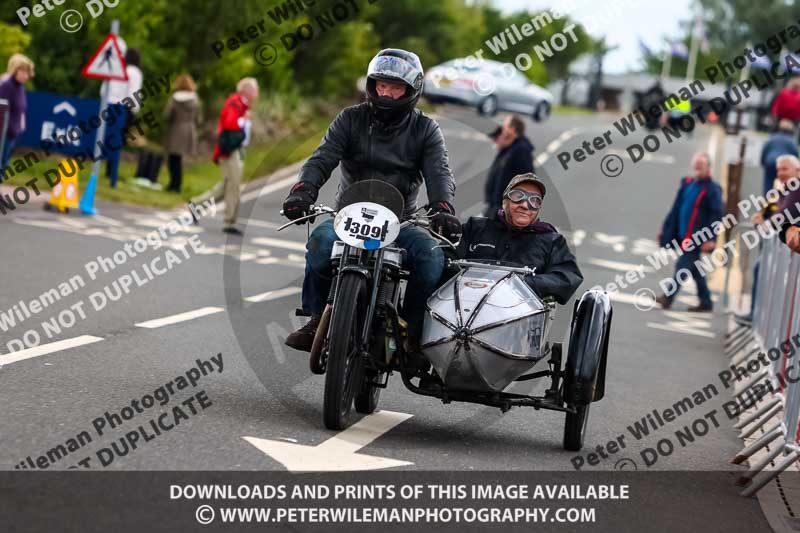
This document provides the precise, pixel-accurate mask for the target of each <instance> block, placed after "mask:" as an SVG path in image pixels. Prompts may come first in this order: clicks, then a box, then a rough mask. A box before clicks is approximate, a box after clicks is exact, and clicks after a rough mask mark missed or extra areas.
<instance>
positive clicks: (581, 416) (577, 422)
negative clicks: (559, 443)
mask: <svg viewBox="0 0 800 533" xmlns="http://www.w3.org/2000/svg"><path fill="white" fill-rule="evenodd" d="M589 405H591V404H586V405H578V406H576V413H575V414H572V413H567V420H566V423H565V424H564V449H565V450H569V451H571V452H577V451H579V450H580V449H581V448H583V436H584V435H585V434H586V423H587V422H588V421H589Z"/></svg>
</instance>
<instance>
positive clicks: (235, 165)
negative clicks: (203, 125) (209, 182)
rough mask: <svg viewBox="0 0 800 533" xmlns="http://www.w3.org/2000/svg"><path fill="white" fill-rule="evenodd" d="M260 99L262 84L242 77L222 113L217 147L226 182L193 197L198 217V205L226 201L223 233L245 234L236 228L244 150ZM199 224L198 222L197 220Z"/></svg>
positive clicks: (192, 207)
mask: <svg viewBox="0 0 800 533" xmlns="http://www.w3.org/2000/svg"><path fill="white" fill-rule="evenodd" d="M257 99H258V82H257V81H256V79H255V78H242V79H241V80H239V83H238V84H237V85H236V92H235V93H233V94H232V95H230V96H228V98H227V99H226V100H225V104H224V105H223V106H222V111H220V114H219V125H218V126H217V144H216V145H215V146H214V156H213V158H214V163H216V164H218V165H220V167H222V181H220V182H218V183H217V184H216V185H215V186H214V188H213V189H211V190H210V191H208V192H206V193H205V194H202V195H200V196H197V197H195V198H192V200H191V201H190V202H189V208H190V209H189V212H190V213H192V218H194V204H195V203H200V202H204V201H206V200H208V199H210V198H212V197H213V198H219V197H220V196H224V198H225V220H224V224H223V228H222V231H224V232H225V233H230V234H233V235H242V232H241V231H240V230H239V229H238V228H237V227H236V219H237V217H238V215H239V196H240V190H239V188H240V186H241V183H242V173H243V172H244V148H245V147H246V146H247V145H248V144H249V143H250V127H251V122H250V108H251V107H252V106H253V104H254V103H255V101H256V100H257ZM194 222H195V224H197V219H196V218H194Z"/></svg>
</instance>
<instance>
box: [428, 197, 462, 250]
mask: <svg viewBox="0 0 800 533" xmlns="http://www.w3.org/2000/svg"><path fill="white" fill-rule="evenodd" d="M429 208H430V210H431V215H432V216H431V229H432V230H433V231H435V232H436V233H438V234H439V235H441V236H442V237H444V238H445V239H447V240H448V241H450V242H458V241H459V240H461V221H460V220H458V217H456V216H455V209H453V206H451V205H450V204H448V203H447V202H436V203H435V204H432V205H431V206H429Z"/></svg>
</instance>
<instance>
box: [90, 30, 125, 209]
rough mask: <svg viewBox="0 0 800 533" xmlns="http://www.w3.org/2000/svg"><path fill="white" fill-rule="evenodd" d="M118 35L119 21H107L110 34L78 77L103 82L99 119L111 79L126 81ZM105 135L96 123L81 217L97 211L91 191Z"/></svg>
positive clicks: (97, 172)
mask: <svg viewBox="0 0 800 533" xmlns="http://www.w3.org/2000/svg"><path fill="white" fill-rule="evenodd" d="M118 33H119V21H118V20H114V21H112V22H111V33H109V34H108V36H107V37H106V38H105V40H104V41H103V43H102V44H101V45H100V47H99V48H98V49H97V51H96V52H95V53H94V55H93V56H92V57H91V59H89V61H88V62H87V63H86V66H84V67H83V70H82V71H81V74H83V75H84V76H85V77H87V78H95V79H100V80H105V81H106V83H105V84H104V85H103V92H102V95H101V97H100V116H103V113H104V112H105V110H106V109H108V84H109V82H110V81H111V80H116V81H128V73H127V66H126V65H125V58H124V57H123V54H122V50H120V48H119V42H118V41H117V34H118ZM105 134H106V123H105V121H102V122H100V127H99V128H97V138H96V140H95V145H94V163H93V164H92V175H91V176H90V177H89V182H88V183H87V184H86V191H85V192H84V194H83V198H82V199H81V203H80V208H81V212H82V213H83V214H84V215H95V214H97V210H96V209H95V208H94V191H95V189H96V188H97V175H98V174H99V173H100V156H101V155H102V154H101V149H100V144H101V143H100V141H102V140H103V138H104V137H105Z"/></svg>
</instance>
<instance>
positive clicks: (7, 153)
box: [0, 137, 17, 182]
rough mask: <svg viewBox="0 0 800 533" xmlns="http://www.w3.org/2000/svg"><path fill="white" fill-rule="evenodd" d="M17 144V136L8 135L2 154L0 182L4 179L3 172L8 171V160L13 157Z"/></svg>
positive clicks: (0, 155)
mask: <svg viewBox="0 0 800 533" xmlns="http://www.w3.org/2000/svg"><path fill="white" fill-rule="evenodd" d="M15 144H17V139H16V138H13V139H12V138H10V137H6V142H5V144H4V145H3V153H2V154H0V182H2V181H3V179H4V177H5V176H4V175H3V173H4V172H5V171H6V167H7V166H8V160H9V159H11V151H12V150H13V149H14V145H15Z"/></svg>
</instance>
